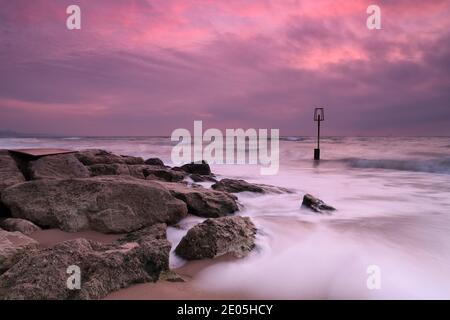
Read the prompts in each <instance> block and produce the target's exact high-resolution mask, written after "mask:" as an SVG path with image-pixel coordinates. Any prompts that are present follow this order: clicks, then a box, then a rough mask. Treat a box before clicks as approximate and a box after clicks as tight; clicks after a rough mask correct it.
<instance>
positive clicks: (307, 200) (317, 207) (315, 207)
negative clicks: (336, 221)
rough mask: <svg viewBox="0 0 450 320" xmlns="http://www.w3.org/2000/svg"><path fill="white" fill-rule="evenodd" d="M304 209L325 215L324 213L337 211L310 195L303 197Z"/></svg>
mask: <svg viewBox="0 0 450 320" xmlns="http://www.w3.org/2000/svg"><path fill="white" fill-rule="evenodd" d="M302 207H306V208H309V209H311V210H312V211H314V212H318V213H323V211H335V210H336V209H335V208H333V207H332V206H329V205H327V204H326V203H325V202H323V201H322V200H320V199H318V198H316V197H314V196H312V195H310V194H305V195H304V197H303V202H302Z"/></svg>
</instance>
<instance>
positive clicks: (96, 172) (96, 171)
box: [88, 163, 130, 177]
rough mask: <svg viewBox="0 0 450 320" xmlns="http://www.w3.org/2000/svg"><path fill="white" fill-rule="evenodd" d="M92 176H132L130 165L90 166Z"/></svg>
mask: <svg viewBox="0 0 450 320" xmlns="http://www.w3.org/2000/svg"><path fill="white" fill-rule="evenodd" d="M88 168H89V171H90V173H91V176H93V177H96V176H117V175H127V176H129V175H130V169H129V168H128V165H126V164H124V163H111V164H93V165H90V166H88Z"/></svg>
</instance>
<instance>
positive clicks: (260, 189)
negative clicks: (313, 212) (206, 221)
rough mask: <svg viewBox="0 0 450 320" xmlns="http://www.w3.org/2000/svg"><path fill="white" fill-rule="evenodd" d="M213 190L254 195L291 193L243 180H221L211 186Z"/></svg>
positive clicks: (286, 190)
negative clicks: (251, 193) (252, 193)
mask: <svg viewBox="0 0 450 320" xmlns="http://www.w3.org/2000/svg"><path fill="white" fill-rule="evenodd" d="M211 188H213V189H214V190H219V191H226V192H231V193H238V192H246V191H247V192H255V193H292V191H290V190H289V189H286V188H280V187H275V186H269V185H265V184H254V183H249V182H247V181H245V180H237V179H222V180H220V181H219V182H217V183H215V184H213V185H212V186H211Z"/></svg>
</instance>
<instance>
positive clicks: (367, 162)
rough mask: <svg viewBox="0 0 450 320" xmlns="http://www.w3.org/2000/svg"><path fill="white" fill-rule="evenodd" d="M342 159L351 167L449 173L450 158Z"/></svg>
mask: <svg viewBox="0 0 450 320" xmlns="http://www.w3.org/2000/svg"><path fill="white" fill-rule="evenodd" d="M343 161H344V162H345V163H346V164H347V165H348V166H350V167H351V168H364V169H386V170H399V171H415V172H428V173H443V174H450V158H444V159H430V160H397V159H395V160H394V159H376V160H375V159H373V160H372V159H359V158H348V159H343Z"/></svg>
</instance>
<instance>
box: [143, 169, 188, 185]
mask: <svg viewBox="0 0 450 320" xmlns="http://www.w3.org/2000/svg"><path fill="white" fill-rule="evenodd" d="M143 173H144V176H145V177H146V179H147V180H160V181H167V182H179V181H183V179H184V178H185V177H186V174H185V173H183V172H180V171H174V170H171V169H167V168H161V167H158V166H146V167H145V168H144V169H143Z"/></svg>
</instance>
